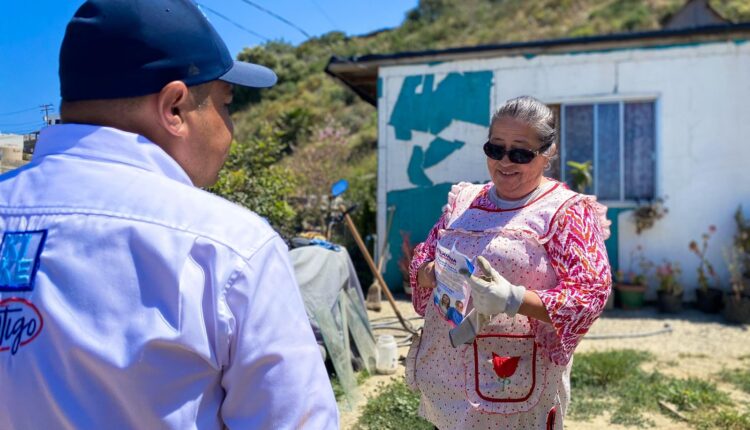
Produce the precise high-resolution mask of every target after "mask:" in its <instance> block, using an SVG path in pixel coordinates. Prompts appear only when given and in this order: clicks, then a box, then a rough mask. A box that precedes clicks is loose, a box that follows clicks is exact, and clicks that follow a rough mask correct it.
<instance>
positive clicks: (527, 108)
mask: <svg viewBox="0 0 750 430" xmlns="http://www.w3.org/2000/svg"><path fill="white" fill-rule="evenodd" d="M502 118H513V119H516V120H518V121H521V122H523V123H525V124H528V125H529V126H531V127H532V128H533V129H534V130H536V133H537V136H538V137H539V141H540V142H541V143H542V146H545V145H549V146H550V147H549V148H548V149H547V150H546V151H544V155H546V156H548V157H549V155H548V154H550V150H551V149H552V145H554V144H555V143H557V128H556V127H555V114H554V113H552V109H550V108H548V107H547V106H546V105H545V104H544V103H542V102H540V101H539V100H537V99H535V98H534V97H531V96H521V97H516V98H514V99H510V100H508V101H506V102H505V104H503V105H502V106H500V108H499V109H498V110H496V111H495V113H494V114H493V115H492V120H491V121H490V129H489V132H488V133H489V134H491V133H492V126H493V125H494V124H495V123H496V122H497V121H499V120H501V119H502Z"/></svg>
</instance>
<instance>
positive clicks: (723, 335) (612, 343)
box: [340, 296, 750, 430]
mask: <svg viewBox="0 0 750 430" xmlns="http://www.w3.org/2000/svg"><path fill="white" fill-rule="evenodd" d="M396 304H397V307H398V308H399V310H400V311H401V313H402V315H404V317H405V318H414V317H416V316H417V315H416V313H415V312H414V310H413V309H412V306H411V301H410V300H409V299H408V298H407V297H406V296H402V297H397V298H396ZM393 315H394V312H393V310H392V309H391V306H390V305H389V303H388V301H387V300H386V299H385V298H383V308H382V310H381V311H380V312H372V311H369V317H370V320H371V322H372V324H373V326H377V325H378V324H380V323H382V322H389V321H395V320H394V319H392V317H393ZM389 317H391V319H388V318H389ZM422 322H423V321H422V320H421V319H417V320H413V321H412V323H413V324H414V326H415V327H419V326H421V325H422ZM396 326H398V323H396ZM665 328H669V329H671V330H669V331H668V332H665V333H661V334H657V335H653V336H648V337H631V338H627V337H625V338H622V337H619V338H611V339H598V338H596V337H607V336H612V335H625V336H632V335H637V334H642V333H653V332H658V331H662V330H664V329H665ZM383 333H390V334H394V335H395V336H404V335H405V332H403V331H398V330H387V329H386V330H383V329H376V331H375V336H376V338H377V336H378V335H379V334H383ZM587 336H589V337H587V338H584V340H583V341H582V342H581V344H580V345H579V346H578V349H577V350H576V351H577V352H589V351H604V350H608V349H625V348H630V349H637V350H644V351H649V352H651V353H653V354H654V356H656V357H657V359H656V360H655V361H654V362H653V363H649V364H648V365H647V366H646V370H652V369H658V370H659V371H660V372H662V373H665V374H668V375H671V376H675V377H680V378H685V377H689V376H692V377H698V378H703V379H709V378H710V377H711V376H713V375H714V374H715V373H717V372H719V371H721V370H722V369H723V368H739V367H747V365H748V361H747V359H748V357H750V333H748V327H747V326H737V325H728V324H725V323H724V321H723V318H722V317H721V315H707V314H703V313H701V312H699V311H696V310H685V311H683V312H682V313H680V314H677V315H669V316H666V315H662V314H659V313H657V312H656V311H655V310H654V309H653V308H644V309H643V310H639V311H622V310H619V309H615V310H610V311H606V312H605V313H604V314H603V315H602V317H601V318H600V319H599V320H598V321H597V322H596V323H595V324H594V326H593V327H592V328H591V330H590V331H589V335H587ZM407 350H408V347H406V346H404V347H401V348H399V353H400V355H401V356H406V352H407ZM743 358H744V362H743ZM403 375H404V367H403V365H401V366H399V368H398V371H397V372H396V374H394V375H374V376H372V377H370V378H368V379H367V380H366V381H365V382H364V384H362V385H361V386H360V390H361V391H360V394H361V395H360V399H359V401H358V402H357V404H356V405H354V407H348V406H347V405H345V404H340V410H341V428H342V429H351V428H352V427H353V426H354V424H355V423H356V422H357V418H358V417H359V414H360V413H361V408H362V407H363V406H364V405H365V403H366V401H367V397H368V396H371V395H373V393H374V392H375V391H376V389H377V386H378V385H379V384H380V383H388V382H389V381H390V380H392V379H394V378H403ZM719 387H720V388H721V389H722V390H724V391H727V392H729V393H730V394H731V396H732V398H733V399H734V400H735V402H736V403H739V404H743V403H744V404H750V396H749V395H747V394H745V393H742V392H739V391H737V390H736V389H734V388H733V387H732V386H731V385H728V384H723V383H721V384H719ZM572 397H573V401H575V397H576V396H575V390H573V393H572ZM648 418H650V419H651V420H653V421H654V423H655V427H654V428H657V429H666V430H678V429H685V428H686V426H685V424H684V423H680V422H678V421H674V420H671V419H670V418H668V417H667V416H665V415H662V414H652V415H648ZM566 428H570V429H576V430H577V429H581V430H594V429H597V430H598V429H602V428H607V429H608V430H619V429H626V428H632V427H623V426H617V425H613V424H610V423H609V418H608V417H607V416H606V415H603V416H600V417H597V418H595V419H593V420H592V421H586V422H578V421H573V420H566Z"/></svg>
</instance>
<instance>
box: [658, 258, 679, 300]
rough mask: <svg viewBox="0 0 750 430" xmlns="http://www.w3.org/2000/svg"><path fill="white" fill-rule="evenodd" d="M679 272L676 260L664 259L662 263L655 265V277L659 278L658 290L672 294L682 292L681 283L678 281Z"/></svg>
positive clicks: (677, 294)
mask: <svg viewBox="0 0 750 430" xmlns="http://www.w3.org/2000/svg"><path fill="white" fill-rule="evenodd" d="M681 273H682V270H680V265H679V264H677V263H676V262H670V261H667V260H664V263H663V264H660V265H658V266H656V279H658V280H659V291H663V292H664V293H667V294H671V295H674V296H679V295H680V294H682V285H680V283H679V281H678V278H679V277H680V274H681Z"/></svg>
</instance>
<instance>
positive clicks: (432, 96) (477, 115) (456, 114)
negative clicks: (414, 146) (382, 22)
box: [388, 71, 493, 140]
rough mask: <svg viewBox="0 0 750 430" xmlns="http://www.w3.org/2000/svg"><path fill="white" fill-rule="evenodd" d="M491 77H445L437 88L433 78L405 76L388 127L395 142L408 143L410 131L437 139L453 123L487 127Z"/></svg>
mask: <svg viewBox="0 0 750 430" xmlns="http://www.w3.org/2000/svg"><path fill="white" fill-rule="evenodd" d="M492 76H493V73H492V72H491V71H482V72H466V73H458V72H455V73H449V74H448V75H447V76H446V77H445V79H443V80H442V81H441V82H440V83H439V84H438V85H437V87H435V85H434V84H435V75H434V74H428V75H416V76H408V77H406V79H404V83H403V85H402V86H401V91H400V92H399V96H398V100H397V101H396V105H395V106H394V107H393V113H392V114H391V117H390V118H389V119H388V124H389V125H391V126H393V128H394V129H395V132H396V138H397V139H399V140H411V137H412V131H414V130H416V131H421V132H425V133H432V134H434V135H437V134H439V133H440V132H441V131H443V130H444V129H445V128H446V127H448V126H449V125H450V123H451V122H452V121H453V120H457V121H465V122H470V123H473V124H478V125H483V126H489V121H490V93H491V89H492ZM433 87H435V88H433Z"/></svg>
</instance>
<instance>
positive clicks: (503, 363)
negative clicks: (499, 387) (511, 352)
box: [492, 352, 521, 378]
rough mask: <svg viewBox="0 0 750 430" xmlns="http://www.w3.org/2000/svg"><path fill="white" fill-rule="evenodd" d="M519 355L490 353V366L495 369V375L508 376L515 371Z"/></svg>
mask: <svg viewBox="0 0 750 430" xmlns="http://www.w3.org/2000/svg"><path fill="white" fill-rule="evenodd" d="M520 359H521V357H500V356H499V355H497V354H495V353H494V352H493V353H492V367H493V368H494V369H495V373H497V376H499V377H501V378H509V377H511V376H513V374H514V373H516V368H518V360H520Z"/></svg>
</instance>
